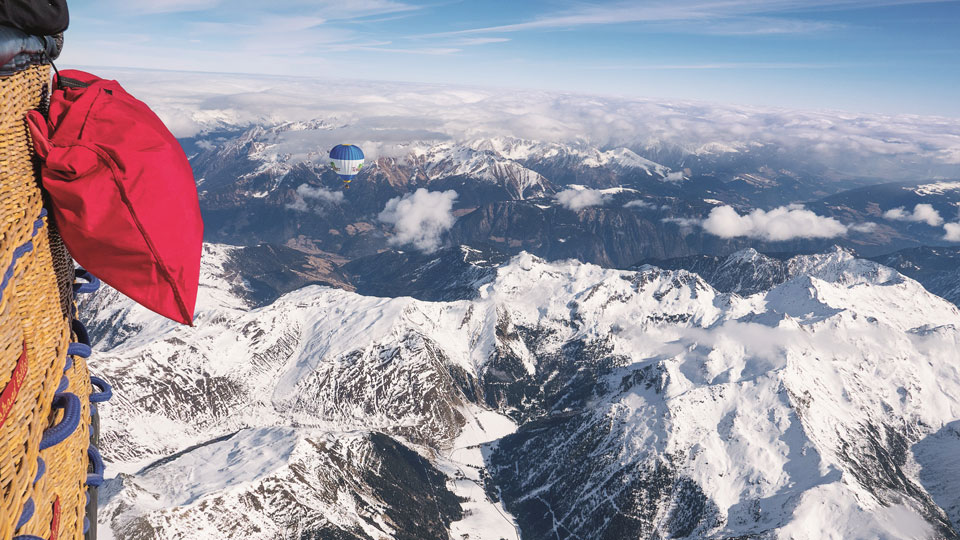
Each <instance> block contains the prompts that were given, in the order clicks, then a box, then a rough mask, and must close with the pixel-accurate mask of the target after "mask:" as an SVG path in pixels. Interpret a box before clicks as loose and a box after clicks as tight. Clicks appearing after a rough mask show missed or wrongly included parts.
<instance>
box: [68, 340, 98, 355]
mask: <svg viewBox="0 0 960 540" xmlns="http://www.w3.org/2000/svg"><path fill="white" fill-rule="evenodd" d="M92 352H93V350H92V349H90V346H89V345H87V344H85V343H71V344H70V346H68V347H67V354H69V355H70V356H79V357H80V358H90V353H92Z"/></svg>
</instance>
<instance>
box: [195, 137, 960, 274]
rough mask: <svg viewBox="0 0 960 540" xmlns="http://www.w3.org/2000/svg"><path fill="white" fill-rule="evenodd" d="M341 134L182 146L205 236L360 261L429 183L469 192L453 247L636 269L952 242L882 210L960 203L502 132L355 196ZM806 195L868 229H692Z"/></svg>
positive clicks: (389, 162) (890, 187) (951, 210)
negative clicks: (399, 209) (741, 255)
mask: <svg viewBox="0 0 960 540" xmlns="http://www.w3.org/2000/svg"><path fill="white" fill-rule="evenodd" d="M329 129H331V126H328V125H326V124H324V123H323V122H320V121H317V122H313V123H302V122H300V123H290V124H282V125H278V126H273V127H255V128H252V129H249V130H247V131H244V132H240V133H228V134H224V133H220V134H209V135H207V136H206V138H203V137H201V138H199V139H192V140H190V141H186V143H185V144H186V146H188V147H189V148H191V149H192V150H194V155H193V157H192V163H193V166H194V169H195V171H196V174H197V177H198V178H199V179H200V181H199V189H200V192H201V205H202V207H203V211H204V216H205V220H206V225H207V238H208V240H209V241H215V242H225V243H230V244H237V245H255V244H258V243H263V242H266V243H272V244H286V245H289V246H291V247H296V248H298V249H302V250H306V251H310V252H314V253H320V252H324V253H328V254H332V255H336V256H338V257H341V258H344V259H355V258H358V257H364V256H368V255H372V254H375V253H377V252H379V251H382V250H383V249H385V248H388V247H389V244H388V242H389V240H390V237H391V235H392V230H391V225H389V224H385V223H383V222H381V221H380V220H379V219H378V214H379V213H380V212H381V211H382V210H383V209H384V207H385V205H386V203H387V202H388V201H389V200H390V199H393V198H396V197H401V196H403V195H405V194H408V193H410V192H412V191H414V190H416V189H418V188H426V189H429V190H431V191H446V190H455V191H456V192H457V194H458V197H457V199H456V203H455V206H454V209H453V212H454V215H455V217H456V218H457V221H456V224H455V225H454V227H453V228H452V229H451V230H450V231H448V232H447V233H445V237H444V239H445V241H446V242H447V243H448V244H449V245H456V244H466V245H471V246H476V245H489V246H493V247H495V248H497V249H498V250H500V251H504V252H508V253H513V254H516V253H518V252H520V251H528V252H531V253H534V254H537V255H538V256H542V257H545V258H547V259H548V260H557V259H563V258H568V257H572V258H576V259H579V260H583V261H587V262H594V263H597V264H601V265H603V266H608V267H617V268H626V267H629V266H632V265H634V264H636V263H638V262H640V261H642V260H645V259H649V258H672V257H683V256H688V255H695V254H716V255H726V254H729V253H732V252H734V251H738V250H740V249H743V248H746V247H755V248H757V249H760V250H763V251H783V252H804V251H805V252H813V251H822V250H824V249H827V248H829V247H830V246H831V245H834V244H840V245H844V246H846V247H848V248H850V249H854V250H855V251H857V252H858V253H862V254H865V255H868V256H875V255H881V254H885V253H890V252H893V251H897V250H899V249H902V248H906V247H917V246H920V245H949V244H948V243H945V242H944V240H943V236H944V234H943V230H942V228H938V227H930V226H929V225H927V224H925V223H917V222H909V221H895V220H891V219H886V218H885V217H884V213H885V212H887V211H888V210H891V209H894V208H899V207H903V208H905V209H906V210H912V208H913V206H914V205H916V204H918V203H928V204H932V205H933V206H934V207H935V208H936V209H937V210H938V211H939V212H941V213H942V214H943V216H944V219H945V220H946V221H950V220H955V219H956V217H957V216H956V214H957V209H956V208H957V207H956V205H957V204H958V203H960V182H951V181H927V182H911V183H908V184H884V185H868V184H869V183H870V179H864V178H859V179H857V178H848V177H843V176H841V175H837V174H836V173H831V172H830V171H829V170H828V169H825V168H824V167H822V166H816V167H815V166H812V165H807V164H804V163H803V162H802V161H799V160H797V159H791V158H788V157H785V156H782V155H779V154H778V153H776V152H774V151H773V150H772V149H768V148H766V147H764V146H763V145H756V146H754V147H749V148H729V149H728V148H712V147H711V148H704V149H698V150H697V152H696V153H692V154H677V153H676V152H665V151H663V150H651V152H653V153H654V154H659V155H660V157H662V158H664V159H666V160H668V163H669V164H668V165H664V164H661V163H656V162H654V161H651V160H649V159H647V158H645V157H643V156H641V155H640V154H638V153H637V152H636V151H634V150H631V149H628V148H612V149H599V148H595V147H590V146H588V145H586V144H558V143H543V142H537V141H530V140H524V139H511V138H506V137H500V138H487V139H475V140H470V141H464V142H457V143H454V142H449V143H435V144H426V143H425V144H416V143H410V144H409V145H408V146H407V147H405V148H401V149H399V155H396V156H394V157H380V158H378V159H375V160H373V161H372V162H371V163H369V164H368V165H367V167H366V168H365V169H364V170H363V171H362V172H361V174H360V176H358V177H357V179H356V180H355V181H354V182H353V183H352V185H351V188H350V189H349V190H344V189H343V188H342V183H341V182H340V180H339V179H338V178H337V177H336V175H335V174H333V172H332V171H330V170H329V167H328V166H327V164H326V157H325V155H326V154H325V152H326V149H323V148H314V147H311V146H310V145H309V142H308V141H309V140H310V139H309V137H308V135H309V133H310V132H311V130H313V131H317V130H320V131H323V130H329ZM303 141H307V142H303ZM570 189H587V190H595V193H594V194H593V196H594V197H595V198H596V199H597V200H596V201H594V202H595V204H590V205H586V206H571V205H565V204H562V202H560V201H559V200H558V197H557V194H558V193H560V192H562V191H564V190H570ZM798 202H800V203H803V204H804V205H805V206H806V207H807V208H809V209H811V210H813V211H815V212H817V213H818V214H820V215H822V216H827V217H834V218H836V219H838V220H839V221H840V222H842V223H844V224H847V225H862V226H863V227H862V228H855V229H852V230H850V231H849V232H848V233H847V235H845V236H844V237H838V238H828V239H796V240H791V241H785V242H776V243H771V242H761V241H758V240H755V239H747V238H733V239H723V238H719V237H716V236H712V235H710V234H707V233H705V232H704V231H703V230H702V229H700V228H699V227H691V226H689V225H685V223H687V222H689V220H695V219H702V218H703V217H705V216H706V215H707V214H709V212H710V211H711V210H712V209H713V208H715V207H716V206H718V205H724V204H725V205H731V206H733V207H734V208H736V209H738V210H739V211H740V212H742V213H746V212H748V211H750V210H752V209H754V208H762V209H770V208H774V207H777V206H783V205H787V204H793V203H798ZM684 220H687V221H686V222H685V221H684Z"/></svg>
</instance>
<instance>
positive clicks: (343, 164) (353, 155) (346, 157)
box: [330, 144, 363, 188]
mask: <svg viewBox="0 0 960 540" xmlns="http://www.w3.org/2000/svg"><path fill="white" fill-rule="evenodd" d="M330 167H332V168H333V170H334V172H336V173H337V174H338V175H340V178H341V179H342V180H343V187H344V188H349V187H350V181H351V180H353V177H354V176H356V175H357V174H359V173H360V169H362V168H363V150H361V149H360V147H359V146H355V145H352V144H338V145H336V146H334V147H333V150H330Z"/></svg>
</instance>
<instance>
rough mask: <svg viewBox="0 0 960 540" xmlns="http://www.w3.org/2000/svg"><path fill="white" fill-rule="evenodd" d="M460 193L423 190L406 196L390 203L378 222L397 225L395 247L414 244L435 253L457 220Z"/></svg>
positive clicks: (388, 202)
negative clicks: (454, 212)
mask: <svg viewBox="0 0 960 540" xmlns="http://www.w3.org/2000/svg"><path fill="white" fill-rule="evenodd" d="M456 199H457V192H456V191H453V190H449V191H442V192H441V191H427V190H426V189H424V188H420V189H418V190H417V191H415V192H413V193H408V194H406V195H404V196H403V197H394V198H393V199H390V200H389V201H387V205H386V206H385V207H384V209H383V211H382V212H380V215H379V216H377V217H378V219H379V220H380V221H382V222H384V223H390V224H392V225H393V226H394V232H395V236H394V237H393V238H391V239H390V243H391V244H393V245H403V244H413V246H414V247H416V248H417V249H419V250H421V251H424V252H427V253H432V252H434V251H436V250H437V249H438V248H439V247H440V245H441V237H442V236H443V233H445V232H447V231H448V230H450V227H452V226H453V223H454V222H455V221H456V218H455V217H454V216H453V203H454V201H456Z"/></svg>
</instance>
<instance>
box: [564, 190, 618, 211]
mask: <svg viewBox="0 0 960 540" xmlns="http://www.w3.org/2000/svg"><path fill="white" fill-rule="evenodd" d="M555 198H556V200H557V202H558V203H560V204H561V205H563V207H564V208H567V209H569V210H573V211H577V210H582V209H584V208H587V207H589V206H602V205H603V203H605V202H606V201H608V200H609V199H610V196H609V195H606V194H604V193H603V192H602V191H600V190H597V189H589V188H587V189H574V188H570V189H565V190H563V191H561V192H560V193H557V194H556V196H555Z"/></svg>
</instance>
